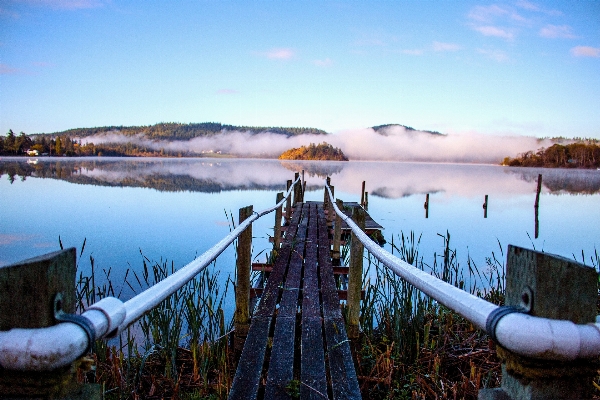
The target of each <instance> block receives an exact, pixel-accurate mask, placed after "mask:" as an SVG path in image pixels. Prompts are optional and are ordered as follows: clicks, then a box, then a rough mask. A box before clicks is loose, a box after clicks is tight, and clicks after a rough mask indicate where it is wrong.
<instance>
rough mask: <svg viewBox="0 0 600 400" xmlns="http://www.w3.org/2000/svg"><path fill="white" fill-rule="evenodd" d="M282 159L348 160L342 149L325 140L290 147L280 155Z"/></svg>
mask: <svg viewBox="0 0 600 400" xmlns="http://www.w3.org/2000/svg"><path fill="white" fill-rule="evenodd" d="M279 159H280V160H331V161H348V157H346V156H345V155H344V153H343V152H342V150H340V149H338V148H337V147H333V146H332V145H330V144H329V143H326V142H323V143H321V144H319V145H315V144H314V143H311V144H310V145H308V146H302V147H298V148H294V149H290V150H288V151H286V152H284V153H283V154H281V155H280V156H279Z"/></svg>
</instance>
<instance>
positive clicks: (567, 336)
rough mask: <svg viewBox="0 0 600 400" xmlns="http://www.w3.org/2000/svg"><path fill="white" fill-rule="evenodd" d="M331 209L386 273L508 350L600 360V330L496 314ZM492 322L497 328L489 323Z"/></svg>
mask: <svg viewBox="0 0 600 400" xmlns="http://www.w3.org/2000/svg"><path fill="white" fill-rule="evenodd" d="M325 188H326V190H327V192H328V193H329V199H330V200H331V205H332V206H333V209H334V210H335V212H336V214H337V215H338V216H339V217H340V218H341V219H342V220H343V221H344V222H346V224H348V226H349V227H350V229H351V230H352V232H353V233H354V234H355V235H356V237H357V239H358V240H360V242H361V243H362V244H363V245H364V247H365V248H366V249H367V250H368V251H369V252H370V253H371V254H372V255H373V256H374V257H375V258H376V259H378V260H379V261H381V262H382V263H383V265H385V266H386V267H387V268H389V269H390V270H392V271H393V272H394V273H395V274H396V275H398V276H399V277H401V278H402V279H404V280H406V281H407V282H409V283H410V284H412V285H413V286H415V287H416V288H417V289H419V290H420V291H422V292H423V293H425V294H426V295H428V296H429V297H431V298H433V299H434V300H436V301H438V302H439V303H441V304H443V305H444V306H446V307H448V308H450V309H451V310H453V311H455V312H456V313H457V314H459V315H460V316H462V317H464V318H465V319H467V320H469V321H471V322H472V323H473V324H474V325H475V326H476V327H477V328H479V329H482V330H484V331H485V332H487V333H488V334H489V335H490V336H491V337H493V338H495V339H496V341H497V342H498V343H499V344H500V345H501V346H502V347H504V348H506V349H507V350H509V351H511V352H513V353H516V354H519V355H522V356H526V357H531V358H539V359H547V360H575V359H578V358H593V357H598V356H600V324H599V323H589V324H575V323H573V322H571V321H565V320H554V319H549V318H540V317H534V316H531V315H528V314H524V313H520V312H512V313H506V314H505V315H501V314H499V313H498V311H500V309H501V308H500V307H499V306H497V305H495V304H492V303H490V302H488V301H486V300H484V299H481V298H479V297H477V296H474V295H472V294H470V293H467V292H465V291H464V290H462V289H459V288H457V287H455V286H453V285H450V284H449V283H446V282H444V281H442V280H441V279H438V278H436V277H435V276H432V275H430V274H428V273H426V272H424V271H422V270H420V269H418V268H416V267H414V266H412V265H410V264H408V263H407V262H405V261H403V260H401V259H400V258H398V257H396V256H394V255H393V254H391V253H390V252H388V251H386V250H385V249H383V248H382V247H380V246H379V245H378V244H377V243H375V242H374V241H373V240H371V238H369V237H368V236H367V235H366V234H365V233H364V232H363V231H362V230H361V229H360V228H359V227H358V226H357V225H356V224H355V223H354V221H352V218H350V217H348V216H346V214H344V213H343V212H342V211H341V210H340V209H339V208H338V207H337V205H336V203H335V200H334V198H333V194H332V193H331V189H330V188H329V185H327V184H326V185H325ZM491 321H493V323H490V322H491Z"/></svg>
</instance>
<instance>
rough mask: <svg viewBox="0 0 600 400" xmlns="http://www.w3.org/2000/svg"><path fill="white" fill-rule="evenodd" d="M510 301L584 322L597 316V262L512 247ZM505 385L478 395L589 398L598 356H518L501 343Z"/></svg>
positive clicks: (483, 399) (486, 399)
mask: <svg viewBox="0 0 600 400" xmlns="http://www.w3.org/2000/svg"><path fill="white" fill-rule="evenodd" d="M507 257H508V260H507V266H506V299H505V303H506V305H507V306H512V307H516V308H518V309H520V311H521V312H526V313H528V314H530V315H533V316H537V317H543V318H551V319H561V320H569V321H572V322H574V323H576V324H586V323H590V322H595V320H596V302H597V298H598V274H597V272H596V270H595V269H594V268H591V267H587V266H585V265H582V264H579V263H577V262H575V261H571V260H569V259H566V258H562V257H558V256H555V255H552V254H547V253H541V252H537V251H533V250H527V249H522V248H519V247H516V246H509V247H508V256H507ZM497 354H498V357H499V358H500V359H501V360H502V385H501V387H500V388H496V389H483V390H480V392H479V399H480V400H492V399H493V400H500V399H525V400H533V399H588V398H591V397H592V396H591V395H592V390H593V384H592V382H593V378H594V376H596V371H597V370H598V360H597V359H591V360H575V361H549V360H539V359H530V358H526V357H523V356H518V355H516V354H513V353H511V352H509V351H508V350H506V349H504V348H502V347H501V346H497Z"/></svg>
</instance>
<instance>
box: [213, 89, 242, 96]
mask: <svg viewBox="0 0 600 400" xmlns="http://www.w3.org/2000/svg"><path fill="white" fill-rule="evenodd" d="M239 93H240V92H239V91H238V90H235V89H219V90H217V94H225V95H228V94H239Z"/></svg>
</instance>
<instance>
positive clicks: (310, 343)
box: [300, 203, 327, 399]
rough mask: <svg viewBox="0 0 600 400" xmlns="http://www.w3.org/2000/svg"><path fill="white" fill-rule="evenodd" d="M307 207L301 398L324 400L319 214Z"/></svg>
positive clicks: (325, 379) (325, 380)
mask: <svg viewBox="0 0 600 400" xmlns="http://www.w3.org/2000/svg"><path fill="white" fill-rule="evenodd" d="M309 205H310V224H309V226H308V239H307V243H306V256H305V259H304V286H303V291H302V324H301V326H302V337H301V345H300V354H301V355H300V359H301V368H300V371H301V375H300V380H301V382H302V385H301V387H300V398H302V399H323V395H325V396H327V375H326V370H325V351H324V343H323V329H322V325H323V322H322V318H321V305H320V301H319V276H318V270H317V267H318V266H317V261H318V245H319V243H318V230H317V222H318V212H317V205H316V204H314V203H309Z"/></svg>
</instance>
